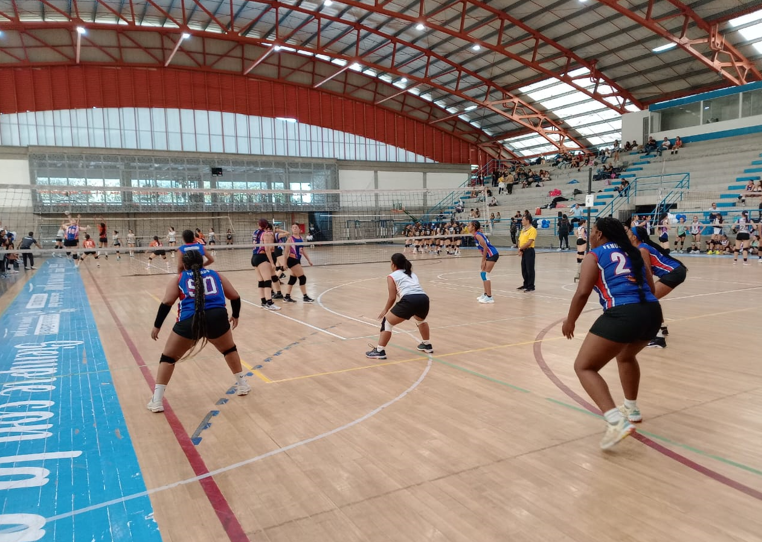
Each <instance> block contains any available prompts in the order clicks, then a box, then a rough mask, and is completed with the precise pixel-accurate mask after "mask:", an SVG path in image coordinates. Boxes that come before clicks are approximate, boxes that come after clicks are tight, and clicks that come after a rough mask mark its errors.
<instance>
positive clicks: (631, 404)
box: [624, 399, 638, 410]
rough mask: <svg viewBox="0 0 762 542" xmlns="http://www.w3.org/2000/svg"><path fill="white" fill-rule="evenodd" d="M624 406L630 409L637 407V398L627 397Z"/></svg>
mask: <svg viewBox="0 0 762 542" xmlns="http://www.w3.org/2000/svg"><path fill="white" fill-rule="evenodd" d="M624 406H625V407H626V408H629V409H630V410H632V409H633V408H637V406H638V402H637V401H636V400H635V399H632V400H630V399H625V400H624Z"/></svg>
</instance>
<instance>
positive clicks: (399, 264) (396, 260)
mask: <svg viewBox="0 0 762 542" xmlns="http://www.w3.org/2000/svg"><path fill="white" fill-rule="evenodd" d="M392 263H393V264H394V267H396V268H397V269H401V270H402V271H403V272H404V273H405V274H406V275H407V276H408V277H410V276H412V275H413V264H412V263H410V260H408V259H407V258H405V255H404V254H400V253H399V252H397V253H395V254H392Z"/></svg>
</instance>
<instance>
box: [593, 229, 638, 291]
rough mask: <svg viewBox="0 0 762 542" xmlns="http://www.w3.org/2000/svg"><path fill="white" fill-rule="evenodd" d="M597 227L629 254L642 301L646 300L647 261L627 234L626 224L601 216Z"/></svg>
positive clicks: (611, 241) (610, 240)
mask: <svg viewBox="0 0 762 542" xmlns="http://www.w3.org/2000/svg"><path fill="white" fill-rule="evenodd" d="M595 227H596V228H597V229H598V231H599V232H601V234H603V236H604V237H605V238H606V239H608V240H609V242H610V243H614V244H616V245H618V246H619V248H621V249H622V251H623V252H624V253H625V254H627V257H628V258H629V259H630V264H632V275H633V276H634V277H635V282H636V283H637V285H638V295H639V296H640V302H641V303H645V302H646V293H645V290H644V285H645V281H646V278H645V265H646V264H645V262H644V261H643V255H642V254H641V253H640V250H639V249H638V248H637V247H634V246H633V245H632V243H631V242H630V238H629V237H628V236H627V231H626V230H625V229H624V225H623V224H622V223H621V222H620V221H619V220H617V219H616V218H612V217H604V218H599V219H598V221H597V222H596V223H595Z"/></svg>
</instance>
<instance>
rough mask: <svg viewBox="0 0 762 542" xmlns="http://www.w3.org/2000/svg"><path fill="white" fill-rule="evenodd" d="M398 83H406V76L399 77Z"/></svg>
mask: <svg viewBox="0 0 762 542" xmlns="http://www.w3.org/2000/svg"><path fill="white" fill-rule="evenodd" d="M400 83H402V84H403V85H404V84H405V83H407V78H406V77H403V78H402V79H400Z"/></svg>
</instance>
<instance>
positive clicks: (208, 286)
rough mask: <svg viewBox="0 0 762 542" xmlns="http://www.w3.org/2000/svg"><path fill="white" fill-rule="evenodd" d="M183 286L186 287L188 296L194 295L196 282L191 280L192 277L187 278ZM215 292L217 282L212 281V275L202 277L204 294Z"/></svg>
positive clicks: (213, 293)
mask: <svg viewBox="0 0 762 542" xmlns="http://www.w3.org/2000/svg"><path fill="white" fill-rule="evenodd" d="M185 287H186V288H187V289H188V295H189V296H191V297H193V296H195V295H196V284H195V283H194V282H193V279H188V282H187V283H186V284H185ZM216 293H217V283H216V282H215V281H214V277H212V276H206V277H204V295H215V294H216Z"/></svg>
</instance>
